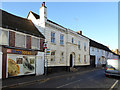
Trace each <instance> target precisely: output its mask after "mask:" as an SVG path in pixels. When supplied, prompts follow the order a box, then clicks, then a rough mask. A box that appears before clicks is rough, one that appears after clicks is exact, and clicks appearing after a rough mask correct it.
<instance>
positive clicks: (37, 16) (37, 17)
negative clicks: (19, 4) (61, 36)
mask: <svg viewBox="0 0 120 90" xmlns="http://www.w3.org/2000/svg"><path fill="white" fill-rule="evenodd" d="M30 12H31V13H32V14H33V15H34V16H35V18H36V19H40V16H39V15H38V14H36V13H34V12H32V11H30ZM30 12H29V13H28V16H29V14H30ZM28 16H27V17H28ZM47 21H48V22H51V23H53V24H55V25H58V26H60V27H62V28H64V29H66V28H65V27H63V26H61V25H59V24H57V23H55V22H53V21H51V20H49V19H47Z"/></svg>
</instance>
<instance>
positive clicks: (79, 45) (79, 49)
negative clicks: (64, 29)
mask: <svg viewBox="0 0 120 90" xmlns="http://www.w3.org/2000/svg"><path fill="white" fill-rule="evenodd" d="M78 49H79V50H80V41H78Z"/></svg>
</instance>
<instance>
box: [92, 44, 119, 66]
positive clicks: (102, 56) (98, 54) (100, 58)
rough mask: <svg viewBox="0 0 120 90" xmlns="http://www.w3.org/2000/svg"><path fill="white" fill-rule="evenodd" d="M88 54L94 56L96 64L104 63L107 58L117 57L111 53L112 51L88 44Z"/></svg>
mask: <svg viewBox="0 0 120 90" xmlns="http://www.w3.org/2000/svg"><path fill="white" fill-rule="evenodd" d="M90 55H91V56H95V64H96V66H99V65H102V64H105V63H106V60H107V59H113V58H117V59H118V56H117V55H113V53H112V52H108V51H105V50H103V49H99V48H96V47H92V46H90Z"/></svg>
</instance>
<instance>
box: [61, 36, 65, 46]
mask: <svg viewBox="0 0 120 90" xmlns="http://www.w3.org/2000/svg"><path fill="white" fill-rule="evenodd" d="M60 44H61V45H63V44H64V35H60Z"/></svg>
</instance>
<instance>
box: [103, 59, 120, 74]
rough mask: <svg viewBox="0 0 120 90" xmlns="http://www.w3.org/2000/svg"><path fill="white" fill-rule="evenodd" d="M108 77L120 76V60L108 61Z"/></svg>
mask: <svg viewBox="0 0 120 90" xmlns="http://www.w3.org/2000/svg"><path fill="white" fill-rule="evenodd" d="M105 75H106V76H111V75H112V76H120V60H118V59H108V60H107V63H106V66H105Z"/></svg>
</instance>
